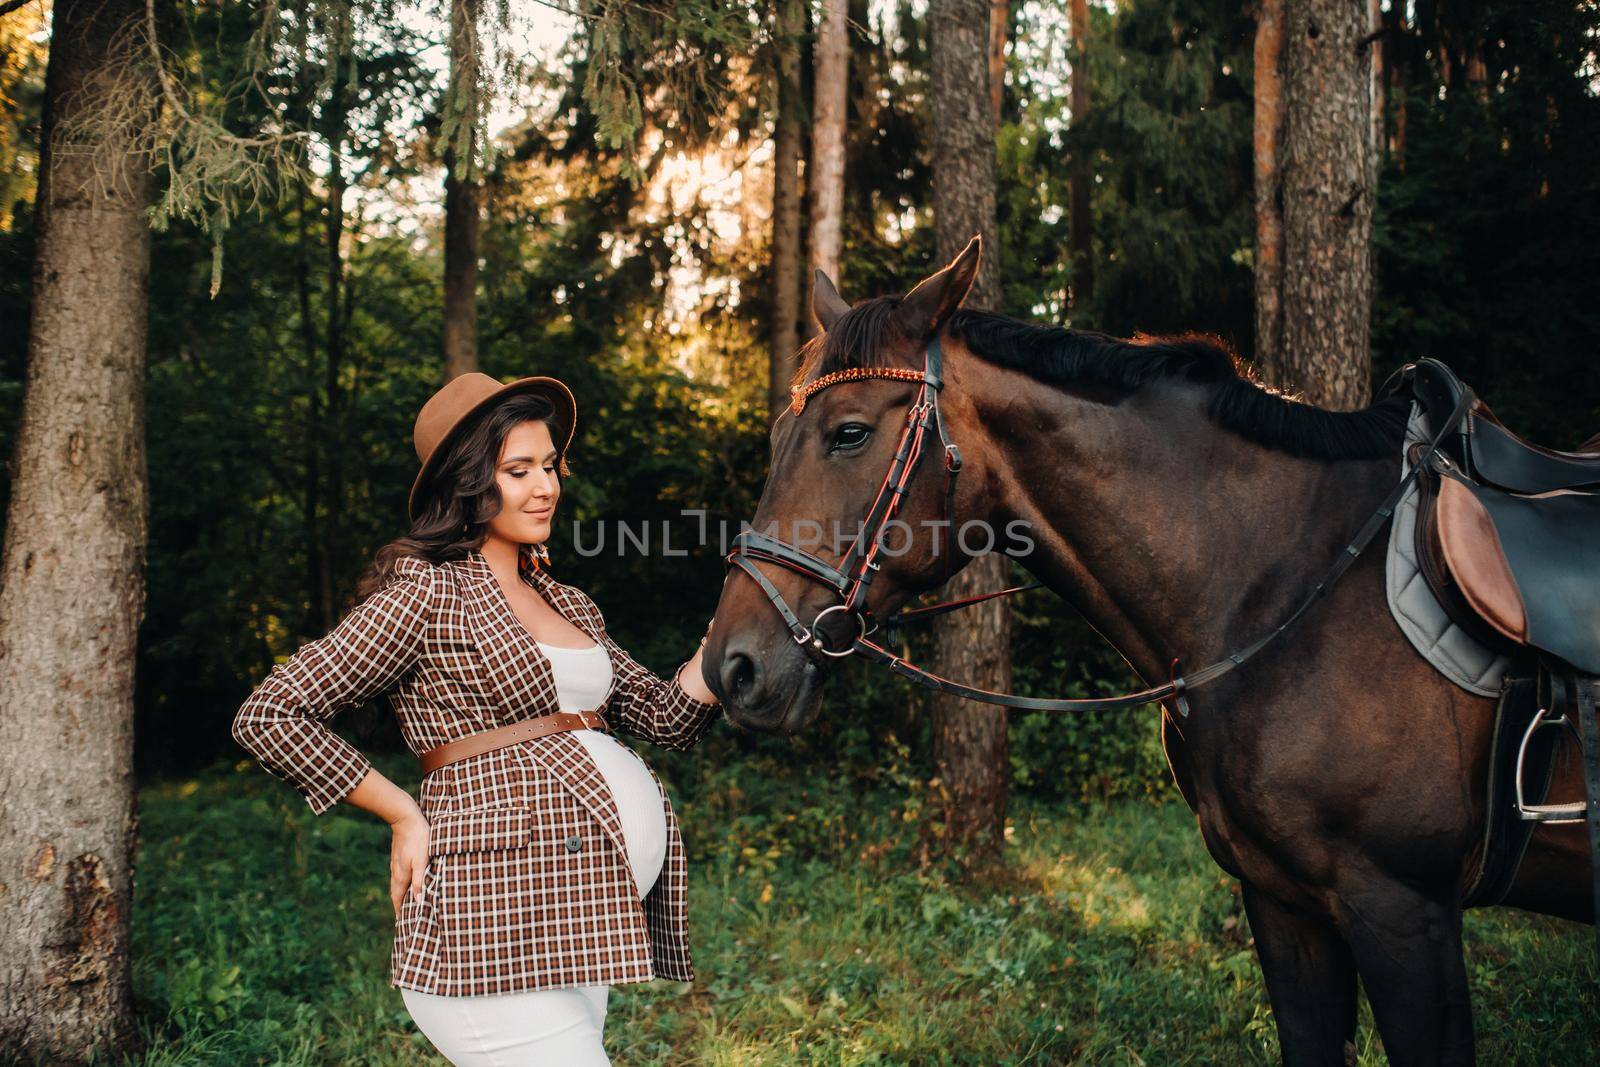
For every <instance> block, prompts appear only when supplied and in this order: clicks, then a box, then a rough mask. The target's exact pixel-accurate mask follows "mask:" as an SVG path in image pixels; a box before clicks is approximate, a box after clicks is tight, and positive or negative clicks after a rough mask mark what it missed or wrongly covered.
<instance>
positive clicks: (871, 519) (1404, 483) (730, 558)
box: [726, 335, 1469, 717]
mask: <svg viewBox="0 0 1600 1067" xmlns="http://www.w3.org/2000/svg"><path fill="white" fill-rule="evenodd" d="M1409 369H1410V368H1409V367H1407V368H1403V369H1402V372H1401V373H1402V374H1404V373H1406V372H1407V371H1409ZM867 378H885V379H897V380H903V381H919V382H921V385H920V387H919V388H918V390H917V393H916V396H915V397H913V398H912V401H911V406H910V408H908V409H907V411H906V421H905V425H904V426H903V427H902V428H901V431H900V439H899V443H898V445H897V447H896V449H895V455H894V460H893V461H892V462H891V463H890V465H889V470H888V473H886V474H885V475H884V478H883V482H882V484H881V485H880V486H879V488H878V493H877V496H876V497H875V498H874V500H873V503H872V506H871V507H870V508H869V509H868V510H867V518H866V520H865V521H864V522H863V523H862V527H861V530H860V532H859V533H858V534H857V535H856V539H855V541H854V542H853V543H852V544H851V546H850V551H849V553H848V554H847V555H846V556H845V558H844V559H843V560H841V561H840V563H839V565H838V566H837V567H835V566H834V565H832V564H830V563H828V562H826V561H825V560H822V559H820V558H818V557H817V556H814V555H812V554H811V553H809V552H807V551H805V550H804V549H802V548H799V547H797V546H795V545H792V544H789V543H788V542H786V541H780V540H778V539H777V538H775V537H772V536H770V535H768V534H764V533H761V532H760V531H758V530H755V529H746V530H743V531H741V532H740V533H739V535H738V536H737V537H735V538H734V541H733V549H732V551H730V552H729V553H728V555H727V559H726V562H727V563H728V564H730V565H737V566H739V567H740V568H742V569H743V570H744V571H745V572H746V573H747V574H749V575H750V576H751V577H752V578H754V579H755V580H756V582H757V583H758V584H759V585H760V586H761V589H762V591H763V592H765V593H766V595H767V599H769V600H770V601H772V605H773V607H775V608H776V609H777V610H778V613H779V614H780V615H782V616H783V621H784V622H785V623H786V624H787V625H788V627H789V632H790V634H791V635H793V637H794V639H795V642H796V643H798V644H799V645H800V646H801V648H803V649H805V650H806V652H807V654H808V655H810V654H813V653H818V654H821V655H824V656H830V657H844V656H849V655H852V654H859V655H861V656H864V657H865V658H867V659H870V660H875V661H878V662H880V663H885V664H887V665H888V666H889V669H890V670H891V671H893V672H894V673H896V674H899V675H901V676H903V677H905V678H908V679H910V680H911V681H912V682H914V683H916V684H918V685H921V686H923V687H925V688H928V689H932V690H934V691H936V692H941V693H949V694H951V695H953V696H959V697H965V698H967V699H969V700H976V701H980V702H982V703H985V704H997V705H1001V706H1003V707H1009V708H1020V709H1023V710H1026V711H1108V710H1115V709H1122V708H1135V707H1140V706H1143V705H1145V704H1153V703H1155V702H1157V701H1165V700H1172V701H1173V703H1174V705H1175V706H1176V707H1177V709H1178V712H1179V714H1180V715H1182V716H1184V717H1187V716H1188V714H1189V705H1188V701H1187V700H1186V699H1185V694H1186V693H1187V692H1188V691H1189V690H1191V689H1196V688H1199V687H1200V686H1202V685H1205V684H1206V683H1208V682H1213V681H1215V680H1216V679H1218V678H1220V677H1222V676H1223V675H1224V674H1227V673H1228V672H1229V671H1231V670H1233V669H1234V668H1235V667H1239V666H1241V665H1243V664H1244V663H1245V662H1246V661H1248V660H1249V659H1251V658H1252V657H1254V656H1255V655H1256V654H1257V653H1258V652H1260V651H1261V650H1262V649H1264V648H1266V647H1267V646H1268V645H1270V644H1271V643H1272V642H1273V641H1274V640H1276V639H1277V638H1278V637H1279V636H1280V635H1281V634H1283V633H1284V632H1285V631H1286V630H1288V629H1289V628H1290V627H1291V626H1293V625H1294V624H1295V623H1296V622H1298V621H1299V620H1300V618H1301V617H1302V616H1303V615H1305V613H1306V612H1307V611H1309V610H1310V609H1311V606H1312V605H1313V604H1315V603H1316V602H1317V601H1318V600H1320V599H1322V597H1323V596H1324V595H1326V594H1327V591H1328V589H1329V588H1331V587H1332V586H1333V584H1334V583H1335V582H1337V581H1338V580H1339V578H1340V576H1342V575H1343V574H1344V572H1345V571H1346V570H1348V569H1349V567H1350V565H1351V564H1352V563H1354V562H1355V560H1356V557H1358V556H1359V555H1360V554H1361V552H1362V550H1363V549H1364V548H1366V547H1367V545H1368V544H1369V543H1371V541H1372V539H1373V537H1374V536H1376V534H1377V533H1378V531H1379V530H1380V529H1382V527H1383V526H1384V524H1385V523H1387V522H1388V521H1389V519H1390V517H1391V516H1392V515H1393V514H1394V509H1395V507H1396V506H1398V504H1399V503H1400V499H1401V497H1403V496H1404V495H1405V493H1406V490H1407V489H1409V488H1410V487H1411V485H1412V483H1414V482H1415V481H1416V479H1417V476H1418V474H1419V472H1420V471H1422V470H1423V468H1425V467H1426V466H1427V464H1428V461H1429V460H1430V459H1431V458H1432V457H1433V454H1434V452H1435V451H1437V450H1438V448H1439V446H1440V445H1441V443H1443V441H1444V439H1445V437H1446V436H1447V435H1448V434H1449V433H1450V432H1451V431H1452V430H1453V429H1454V428H1455V427H1456V426H1457V425H1458V424H1459V423H1460V422H1461V419H1462V417H1463V416H1464V415H1465V414H1466V411H1467V407H1468V406H1469V398H1468V397H1467V396H1466V395H1465V394H1463V396H1462V397H1461V399H1460V400H1459V401H1458V402H1457V404H1456V407H1455V409H1454V410H1453V411H1452V412H1451V413H1450V416H1449V418H1448V419H1446V420H1445V421H1444V423H1443V424H1442V425H1441V426H1440V427H1439V428H1438V431H1437V432H1436V433H1435V434H1434V437H1433V440H1432V441H1430V442H1429V444H1428V448H1427V451H1426V452H1424V453H1423V454H1422V455H1421V456H1419V457H1418V459H1417V460H1416V462H1414V463H1413V464H1412V465H1411V469H1410V470H1409V471H1407V473H1406V475H1405V476H1404V477H1403V478H1401V479H1400V482H1399V483H1398V484H1397V485H1396V486H1395V487H1394V489H1393V490H1391V491H1390V493H1389V495H1388V496H1387V497H1385V498H1384V500H1383V503H1381V504H1380V505H1378V509H1377V510H1376V511H1375V512H1373V514H1372V516H1371V517H1370V518H1369V519H1367V521H1366V523H1365V524H1363V525H1362V527H1361V529H1360V530H1359V531H1357V533H1356V536H1355V538H1354V539H1353V540H1351V542H1350V543H1349V544H1347V545H1346V546H1345V547H1344V549H1343V550H1342V551H1341V552H1340V553H1339V557H1338V559H1337V560H1335V562H1334V564H1333V566H1332V567H1330V568H1329V569H1328V571H1327V573H1326V574H1324V575H1323V577H1322V580H1321V581H1319V582H1318V583H1317V584H1316V586H1315V587H1314V588H1313V589H1312V590H1311V592H1310V594H1309V595H1308V596H1307V597H1306V599H1305V600H1304V601H1302V602H1301V603H1300V605H1299V607H1297V608H1295V610H1294V611H1293V612H1291V613H1290V614H1289V617H1288V618H1286V619H1285V620H1284V621H1283V622H1282V623H1280V624H1279V625H1278V626H1277V627H1276V628H1275V629H1273V630H1272V631H1270V632H1268V633H1267V634H1266V635H1265V636H1263V637H1261V638H1259V639H1258V640H1256V641H1255V642H1254V643H1252V644H1250V645H1247V646H1245V647H1244V648H1241V649H1239V650H1238V651H1237V652H1234V653H1232V654H1231V655H1228V656H1225V657H1223V658H1222V659H1220V660H1218V661H1216V662H1215V663H1212V664H1210V665H1209V666H1207V667H1203V668H1201V669H1200V670H1198V671H1195V672H1193V673H1192V674H1186V675H1179V674H1178V662H1179V661H1177V660H1174V661H1173V664H1172V677H1171V680H1170V681H1168V682H1166V683H1165V684H1163V685H1158V686H1154V687H1152V688H1149V689H1141V690H1139V691H1137V692H1133V693H1125V694H1122V695H1119V696H1111V697H1088V698H1070V699H1065V698H1063V699H1051V698H1045V697H1026V696H1018V695H1016V694H1013V693H998V692H995V691H993V690H989V689H979V688H977V687H975V686H970V685H964V684H963V683H961V682H956V681H952V680H951V679H949V678H944V677H941V676H939V675H937V674H934V673H932V672H931V671H927V670H924V669H923V668H921V667H918V666H917V665H916V664H914V663H911V662H909V661H907V660H906V659H904V658H902V657H900V656H897V655H895V654H894V653H893V652H891V651H889V650H888V649H887V648H885V647H883V646H882V645H880V644H878V643H877V642H875V641H872V640H869V636H870V635H871V634H873V633H875V632H876V631H877V630H878V622H877V621H876V620H874V619H873V617H872V613H871V611H870V610H869V609H868V608H867V606H866V599H867V592H868V589H869V588H870V586H871V585H872V579H873V576H874V575H875V574H876V573H877V572H878V570H879V569H880V567H881V564H880V563H879V562H878V561H877V556H878V553H879V551H880V550H881V549H882V547H883V539H884V534H885V530H886V527H887V525H888V523H889V521H890V520H891V519H893V518H894V516H895V513H896V512H897V511H898V510H899V507H900V502H901V500H902V499H904V497H905V494H906V490H907V489H908V488H909V486H910V483H911V478H912V476H913V474H914V473H915V471H916V465H917V461H918V460H919V459H920V458H921V456H922V450H923V443H924V439H925V438H926V436H927V433H928V428H929V426H930V424H931V425H932V426H933V427H934V428H935V429H937V431H938V433H939V439H940V442H941V444H942V445H943V447H944V468H945V477H946V488H945V521H946V524H947V525H951V530H950V533H951V540H952V542H953V541H954V539H955V529H954V526H953V525H952V520H953V516H952V514H951V512H952V509H953V507H954V503H955V482H956V476H957V475H958V474H959V473H960V472H961V466H962V461H961V453H960V450H959V449H957V448H956V446H955V444H954V443H953V442H952V441H951V440H950V435H949V433H948V432H947V431H946V429H945V425H944V420H943V418H942V417H941V416H940V413H939V391H940V389H941V388H942V387H943V385H944V378H943V349H942V348H941V346H940V344H939V338H938V336H937V335H935V337H934V338H933V340H932V341H930V342H929V343H928V346H927V348H926V349H925V350H924V352H923V362H922V370H921V371H920V372H919V371H916V370H912V369H911V368H908V367H852V368H848V369H846V370H841V371H834V372H832V373H830V374H825V375H822V376H821V377H818V378H816V379H814V380H812V381H811V382H809V383H807V384H806V385H804V386H794V387H792V388H791V389H790V391H789V392H790V395H791V403H790V406H789V412H790V413H791V414H793V415H795V416H799V414H800V413H801V412H802V411H804V410H805V404H806V400H807V399H809V398H810V397H811V396H812V395H813V394H815V393H817V392H820V391H821V390H823V389H826V388H828V387H829V386H831V385H835V384H838V383H839V382H845V381H858V380H861V379H867ZM1384 391H1386V390H1384ZM780 417H781V416H780ZM952 547H953V545H952ZM954 555H955V553H954V552H953V551H952V552H950V553H949V556H948V557H947V562H946V567H945V581H948V580H949V579H950V576H951V570H952V566H953V559H954ZM757 560H760V561H764V562H768V563H775V564H778V565H779V566H782V567H787V568H788V569H789V570H792V571H794V572H796V573H798V574H801V575H804V576H805V577H807V578H810V579H812V580H814V581H818V582H821V583H822V584H824V585H827V586H829V587H831V588H832V589H833V590H834V591H835V592H836V593H838V594H839V596H840V597H842V598H843V600H842V602H841V603H838V604H834V605H832V606H831V607H826V608H823V609H822V610H821V611H820V612H818V613H817V615H816V616H815V617H814V618H813V619H812V620H811V624H810V625H809V626H807V625H805V624H804V623H802V622H801V621H800V619H799V617H798V616H797V615H795V613H794V611H793V610H792V609H791V608H790V607H789V604H788V603H787V602H786V601H785V600H784V598H783V595H782V594H781V593H779V592H778V589H777V587H776V586H774V585H773V584H772V583H771V582H770V581H769V580H768V579H767V577H766V575H764V574H763V573H762V572H761V569H760V568H759V567H757V566H756V561H757ZM1040 584H1042V583H1039V582H1034V583H1032V584H1029V585H1020V586H1013V587H1011V588H1009V589H1001V590H997V591H996V592H992V593H982V594H979V595H977V596H972V597H964V598H962V599H959V600H951V601H946V602H945V603H943V604H936V605H933V606H931V607H925V608H916V609H913V610H910V611H903V612H900V613H899V614H897V615H895V616H893V617H892V618H889V619H886V620H883V624H884V625H885V626H891V625H896V624H899V623H901V622H906V621H912V620H918V621H920V620H921V619H923V618H928V617H931V616H933V615H940V614H943V613H945V612H947V611H955V610H957V609H959V608H963V607H967V606H969V605H971V604H976V603H980V602H982V601H984V600H989V599H992V598H994V597H999V596H1007V595H1010V594H1012V593H1019V592H1023V591H1025V590H1028V589H1035V588H1038V587H1039V585H1040ZM834 613H840V614H842V615H843V616H844V617H845V618H846V619H850V620H853V621H854V623H855V625H856V628H857V633H856V636H855V638H854V639H853V640H852V642H851V643H850V645H849V646H848V647H846V648H843V649H840V650H835V649H832V648H829V647H828V646H827V645H826V644H825V643H824V641H823V638H822V636H821V635H820V633H819V630H818V627H819V624H820V623H821V622H822V620H823V619H824V618H825V617H827V616H828V615H831V614H834Z"/></svg>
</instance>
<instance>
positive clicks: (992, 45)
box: [989, 0, 1011, 130]
mask: <svg viewBox="0 0 1600 1067" xmlns="http://www.w3.org/2000/svg"><path fill="white" fill-rule="evenodd" d="M1010 22H1011V0H989V110H990V111H992V112H993V113H994V125H995V129H997V130H998V129H999V128H1000V107H1001V105H1002V104H1004V103H1005V99H1006V30H1007V29H1009V28H1010V26H1009V24H1010Z"/></svg>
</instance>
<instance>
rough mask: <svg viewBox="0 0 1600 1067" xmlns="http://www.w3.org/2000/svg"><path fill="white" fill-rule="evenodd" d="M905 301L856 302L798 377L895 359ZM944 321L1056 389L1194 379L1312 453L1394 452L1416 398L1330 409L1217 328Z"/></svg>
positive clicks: (1238, 413) (1227, 416) (1257, 435)
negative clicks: (1258, 364) (895, 333)
mask: <svg viewBox="0 0 1600 1067" xmlns="http://www.w3.org/2000/svg"><path fill="white" fill-rule="evenodd" d="M900 300H901V298H900V297H893V296H885V297H877V298H875V299H872V300H866V301H863V302H861V303H860V304H857V305H856V306H855V307H853V308H851V309H850V310H849V311H848V312H846V313H845V314H844V315H843V316H841V317H840V319H839V321H838V322H836V323H834V327H833V329H832V330H830V331H828V332H827V333H825V334H822V335H819V336H818V337H815V338H813V339H812V340H811V341H810V342H808V343H807V344H806V345H805V347H804V348H802V349H801V360H800V366H799V368H798V369H797V370H796V371H795V375H794V378H793V381H792V382H791V384H793V385H799V384H801V383H803V382H805V381H806V380H808V379H810V378H812V377H814V376H817V375H821V374H828V373H831V372H833V371H836V370H843V369H846V368H849V367H879V366H886V365H888V364H889V363H890V362H891V360H889V359H888V358H887V352H888V348H889V346H888V345H886V344H885V343H884V341H885V336H886V334H887V333H888V331H889V330H890V329H891V325H890V322H891V318H892V315H893V312H894V310H895V308H896V307H898V306H899V304H900ZM945 328H946V329H947V330H949V331H950V333H952V334H953V335H955V336H956V337H957V338H959V339H960V340H961V341H962V342H963V343H964V344H965V345H966V346H967V348H968V350H969V351H971V352H972V353H973V355H975V356H977V357H978V358H980V359H982V360H984V361H985V362H987V363H991V364H994V365H995V366H998V367H1005V368H1007V369H1009V370H1015V371H1019V372H1021V373H1022V374H1025V375H1027V376H1028V377H1030V378H1032V379H1033V380H1034V381H1037V382H1042V383H1044V384H1045V385H1049V386H1052V387H1056V388H1071V387H1072V386H1074V385H1077V386H1084V385H1089V386H1095V387H1098V390H1099V391H1101V392H1109V393H1111V394H1112V395H1113V396H1115V397H1117V398H1119V399H1120V398H1122V397H1127V396H1131V395H1132V394H1134V393H1135V392H1137V391H1139V390H1140V389H1142V388H1143V387H1145V386H1146V385H1148V384H1150V383H1151V382H1156V381H1171V380H1182V381H1190V382H1194V383H1197V384H1199V385H1201V386H1203V387H1205V388H1206V389H1207V390H1208V399H1207V402H1206V414H1207V416H1208V417H1209V418H1210V420H1211V421H1212V422H1214V423H1216V424H1217V425H1218V426H1221V427H1222V428H1223V429H1225V430H1229V431H1231V432H1233V433H1235V434H1238V435H1239V436H1240V437H1243V438H1245V439H1246V440H1249V441H1254V442H1255V443H1257V444H1260V445H1264V446H1266V447H1267V448H1272V449H1276V450H1277V451H1280V452H1286V453H1289V454H1290V455H1295V456H1303V457H1305V458H1307V459H1321V460H1341V459H1387V458H1390V457H1392V456H1394V454H1395V453H1396V451H1397V450H1398V449H1399V447H1400V442H1401V440H1402V439H1403V438H1404V436H1405V425H1406V417H1407V414H1408V413H1409V410H1410V405H1409V402H1408V401H1407V400H1406V398H1405V397H1404V396H1398V395H1397V396H1391V397H1387V398H1385V399H1383V400H1380V401H1378V402H1377V403H1375V404H1373V405H1371V406H1370V407H1367V408H1364V409H1362V410H1360V411H1328V410H1326V409H1324V408H1319V407H1317V406H1315V405H1313V404H1307V403H1304V402H1302V401H1299V400H1296V399H1294V398H1293V397H1291V396H1288V395H1286V394H1284V393H1281V392H1278V391H1277V390H1274V389H1271V388H1269V387H1268V386H1266V385H1264V384H1263V383H1262V382H1261V381H1260V379H1259V378H1257V377H1256V374H1255V372H1254V370H1253V369H1252V368H1251V367H1250V366H1249V365H1248V364H1247V363H1245V362H1243V361H1242V360H1241V359H1240V358H1239V357H1238V355H1237V354H1236V353H1234V351H1233V350H1232V349H1231V348H1230V347H1229V346H1228V345H1227V344H1226V343H1225V342H1224V341H1222V340H1221V339H1220V338H1217V337H1214V336H1210V335H1205V334H1182V335H1176V336H1154V335H1149V334H1138V335H1135V336H1134V337H1131V338H1121V337H1112V336H1109V335H1107V334H1103V333H1097V332H1095V331H1092V330H1069V329H1066V328H1065V327H1061V326H1039V325H1036V324H1034V323H1029V322H1023V321H1021V320H1019V319H1013V318H1010V317H1009V316H1006V315H999V314H996V313H994V312H990V311H977V310H973V309H969V308H962V309H960V310H958V311H957V312H956V313H955V314H953V315H951V316H950V318H949V320H948V321H947V323H946V327H945Z"/></svg>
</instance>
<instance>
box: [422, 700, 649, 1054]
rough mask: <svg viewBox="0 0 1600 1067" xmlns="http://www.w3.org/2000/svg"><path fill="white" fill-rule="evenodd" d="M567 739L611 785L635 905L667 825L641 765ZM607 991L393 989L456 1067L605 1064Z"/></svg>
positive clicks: (594, 738)
mask: <svg viewBox="0 0 1600 1067" xmlns="http://www.w3.org/2000/svg"><path fill="white" fill-rule="evenodd" d="M574 733H575V735H576V736H577V737H578V739H579V740H580V741H582V742H583V743H584V747H586V748H588V749H589V753H590V755H591V756H593V757H594V761H595V764H596V765H597V766H598V767H599V769H600V773H601V774H602V775H603V776H604V777H605V779H606V782H607V784H608V785H610V786H611V798H612V800H613V801H615V803H616V805H617V814H618V816H619V818H620V819H621V821H622V839H623V843H624V844H625V845H626V846H627V849H628V864H629V866H630V867H632V868H633V878H634V881H635V882H636V883H637V884H638V887H639V899H640V900H643V899H644V898H645V897H646V896H648V895H649V894H650V890H651V889H652V888H654V886H655V884H656V880H657V879H658V878H660V877H661V867H662V863H663V861H664V860H665V858H666V853H667V820H666V814H665V812H664V811H663V810H662V807H661V794H660V793H658V792H656V786H655V782H654V780H653V779H651V777H650V772H649V771H647V770H645V766H644V763H643V762H642V761H641V760H640V759H639V757H638V756H635V755H634V754H633V753H632V752H631V751H629V750H628V749H627V748H626V747H624V746H623V745H621V744H619V743H618V742H617V741H616V740H615V739H614V738H612V737H610V736H608V735H606V734H603V733H596V732H595V731H592V730H577V731H574ZM610 992H611V987H610V986H604V985H597V986H580V987H576V988H566V989H531V990H527V991H524V992H517V993H489V994H485V995H483V996H467V997H461V996H442V995H440V994H438V993H423V992H421V991H419V990H415V989H404V988H402V989H401V990H400V996H401V998H402V999H403V1000H404V1001H405V1005H406V1010H407V1011H409V1012H410V1013H411V1018H412V1019H413V1020H415V1022H416V1024H417V1029H419V1030H421V1031H422V1034H423V1036H424V1037H426V1038H427V1039H428V1040H429V1041H431V1042H433V1047H434V1048H436V1049H438V1050H439V1052H440V1054H441V1055H443V1056H444V1058H445V1059H447V1060H449V1061H450V1062H451V1063H453V1064H455V1065H456V1067H541V1065H543V1064H553V1065H554V1067H609V1064H610V1063H611V1060H610V1059H608V1058H607V1056H606V1053H605V1046H604V1044H603V1042H602V1040H601V1039H602V1038H603V1037H604V1035H605V1031H606V999H607V997H608V996H609V995H610Z"/></svg>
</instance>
